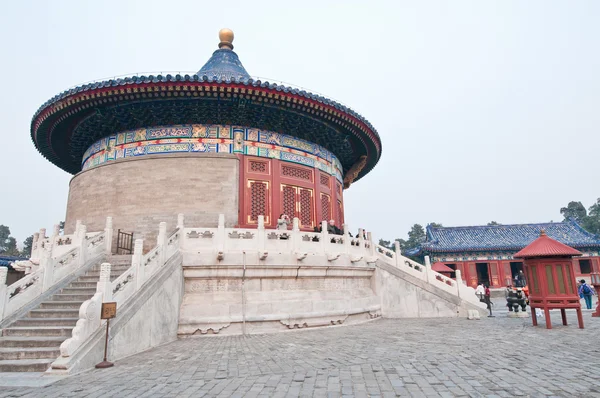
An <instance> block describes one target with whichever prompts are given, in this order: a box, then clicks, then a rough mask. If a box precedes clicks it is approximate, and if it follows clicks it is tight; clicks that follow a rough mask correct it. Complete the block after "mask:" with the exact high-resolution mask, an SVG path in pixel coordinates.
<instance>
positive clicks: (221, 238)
mask: <svg viewBox="0 0 600 398" xmlns="http://www.w3.org/2000/svg"><path fill="white" fill-rule="evenodd" d="M215 243H216V249H217V256H218V257H220V258H222V257H223V255H224V252H225V214H219V224H218V225H217V236H215Z"/></svg>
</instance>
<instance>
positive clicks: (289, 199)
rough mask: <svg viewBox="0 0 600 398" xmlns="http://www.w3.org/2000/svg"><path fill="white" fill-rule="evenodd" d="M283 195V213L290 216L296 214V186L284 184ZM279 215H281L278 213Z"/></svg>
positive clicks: (292, 216)
mask: <svg viewBox="0 0 600 398" xmlns="http://www.w3.org/2000/svg"><path fill="white" fill-rule="evenodd" d="M281 197H282V200H283V206H282V210H283V214H287V215H288V216H289V217H290V218H294V217H295V216H296V188H294V187H291V186H289V185H284V186H283V189H282V192H281ZM277 216H278V217H279V215H277Z"/></svg>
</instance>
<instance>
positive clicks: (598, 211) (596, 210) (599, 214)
mask: <svg viewBox="0 0 600 398" xmlns="http://www.w3.org/2000/svg"><path fill="white" fill-rule="evenodd" d="M581 226H582V227H583V228H584V229H585V230H587V231H589V232H591V233H593V234H596V235H600V198H598V199H597V200H596V203H594V204H593V205H591V206H590V208H589V209H588V214H587V216H586V217H585V219H584V220H583V221H582V222H581Z"/></svg>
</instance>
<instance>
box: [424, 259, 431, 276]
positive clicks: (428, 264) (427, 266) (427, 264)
mask: <svg viewBox="0 0 600 398" xmlns="http://www.w3.org/2000/svg"><path fill="white" fill-rule="evenodd" d="M424 266H425V280H426V281H427V282H429V273H430V272H431V260H430V259H429V256H425V264H424Z"/></svg>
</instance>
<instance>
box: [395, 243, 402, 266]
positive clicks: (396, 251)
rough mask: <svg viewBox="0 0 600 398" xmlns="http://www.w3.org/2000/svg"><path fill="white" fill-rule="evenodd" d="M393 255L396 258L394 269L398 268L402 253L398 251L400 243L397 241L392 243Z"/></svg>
mask: <svg viewBox="0 0 600 398" xmlns="http://www.w3.org/2000/svg"><path fill="white" fill-rule="evenodd" d="M394 254H395V257H396V267H399V266H400V257H401V256H402V251H400V242H398V241H397V240H395V241H394Z"/></svg>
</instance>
